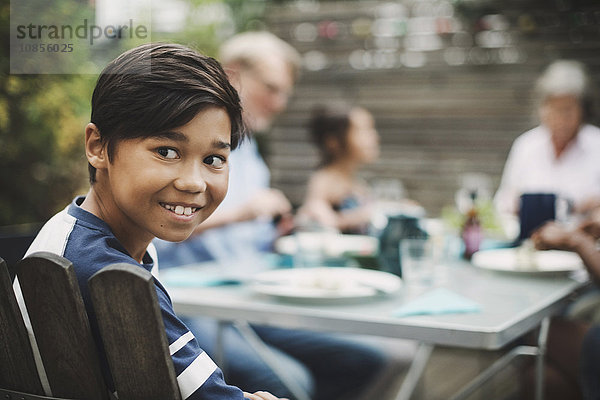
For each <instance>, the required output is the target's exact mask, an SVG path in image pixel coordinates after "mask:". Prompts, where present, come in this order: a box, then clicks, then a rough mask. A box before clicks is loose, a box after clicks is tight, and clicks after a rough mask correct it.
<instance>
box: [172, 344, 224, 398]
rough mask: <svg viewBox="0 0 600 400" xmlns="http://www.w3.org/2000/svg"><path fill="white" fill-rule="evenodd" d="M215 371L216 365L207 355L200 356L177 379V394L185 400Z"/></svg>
mask: <svg viewBox="0 0 600 400" xmlns="http://www.w3.org/2000/svg"><path fill="white" fill-rule="evenodd" d="M216 369H217V364H215V363H214V362H213V360H211V359H210V357H209V356H208V354H206V353H202V354H200V355H199V356H198V357H197V358H196V359H195V360H194V361H193V362H192V363H191V364H190V365H188V367H187V368H186V369H185V370H184V371H183V372H182V373H181V374H179V376H178V377H177V384H179V392H180V393H181V397H182V398H183V399H187V398H188V397H189V396H190V395H191V394H192V393H194V392H195V391H196V390H198V388H199V387H200V386H202V385H204V382H206V380H207V379H208V378H209V377H210V376H211V375H212V373H213V372H215V370H216Z"/></svg>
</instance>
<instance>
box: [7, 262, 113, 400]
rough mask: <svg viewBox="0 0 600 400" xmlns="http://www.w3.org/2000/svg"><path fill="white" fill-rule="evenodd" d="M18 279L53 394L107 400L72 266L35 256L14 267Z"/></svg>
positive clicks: (106, 392) (69, 263)
mask: <svg viewBox="0 0 600 400" xmlns="http://www.w3.org/2000/svg"><path fill="white" fill-rule="evenodd" d="M17 278H18V280H19V284H20V286H21V291H22V293H23V299H24V301H25V305H26V307H27V313H28V314H29V320H30V321H31V326H32V328H33V333H34V335H35V338H36V341H37V345H38V348H39V351H40V354H41V358H42V361H43V364H44V369H45V371H46V375H47V377H48V383H49V385H50V389H51V390H52V394H53V395H54V396H58V397H65V398H71V399H79V398H81V399H90V400H105V399H108V398H109V397H108V391H107V390H106V385H105V384H104V378H103V377H102V372H101V369H100V362H99V358H98V354H97V351H96V345H95V342H94V339H93V337H92V331H91V329H90V324H89V321H88V318H87V313H86V311H85V306H84V304H83V299H82V298H81V293H80V291H79V284H78V283H77V278H76V276H75V271H74V269H73V264H71V262H70V261H69V260H67V259H66V258H64V257H60V256H58V255H56V254H52V253H48V252H38V253H34V254H32V255H30V256H29V257H26V258H24V259H23V260H21V261H19V262H18V263H17Z"/></svg>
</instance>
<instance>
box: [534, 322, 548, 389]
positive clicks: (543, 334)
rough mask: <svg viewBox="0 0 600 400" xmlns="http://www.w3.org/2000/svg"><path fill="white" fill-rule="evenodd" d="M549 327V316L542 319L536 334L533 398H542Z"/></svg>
mask: <svg viewBox="0 0 600 400" xmlns="http://www.w3.org/2000/svg"><path fill="white" fill-rule="evenodd" d="M549 329H550V318H549V317H546V318H544V319H543V320H542V324H541V326H540V333H539V336H538V354H537V358H536V368H535V400H543V399H544V361H545V358H546V346H547V344H548V331H549Z"/></svg>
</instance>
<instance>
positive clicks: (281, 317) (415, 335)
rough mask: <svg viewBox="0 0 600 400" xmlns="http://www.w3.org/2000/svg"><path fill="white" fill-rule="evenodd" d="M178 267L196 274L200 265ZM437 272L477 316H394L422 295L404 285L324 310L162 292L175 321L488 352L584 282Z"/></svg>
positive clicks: (238, 292)
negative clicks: (193, 318)
mask: <svg viewBox="0 0 600 400" xmlns="http://www.w3.org/2000/svg"><path fill="white" fill-rule="evenodd" d="M181 268H188V269H190V270H198V271H201V270H203V269H202V268H203V267H202V266H187V267H181ZM440 268H441V271H442V275H443V278H441V279H440V280H439V282H437V283H436V285H437V286H440V287H445V288H448V289H450V290H451V291H453V292H455V293H458V294H460V295H462V296H465V297H467V298H469V299H471V300H474V301H475V302H477V303H479V304H480V305H481V311H480V312H475V313H462V314H446V315H420V316H411V317H402V318H399V317H396V316H394V315H393V313H394V311H395V310H397V309H398V308H399V307H400V306H401V305H403V304H405V303H406V302H407V301H409V300H411V299H413V298H415V297H416V296H418V295H419V294H422V290H421V291H419V290H410V289H408V288H407V287H404V288H403V289H401V290H400V291H399V292H398V293H396V294H394V295H391V296H386V297H380V298H377V297H376V298H372V299H368V300H364V299H363V300H361V301H345V302H332V303H330V304H299V303H294V302H289V301H284V300H281V299H277V298H272V297H269V296H265V295H260V294H257V293H255V292H253V291H252V290H250V289H249V288H248V287H247V286H246V285H244V284H242V285H224V286H215V287H182V286H179V287H178V286H173V285H171V286H169V285H166V288H167V290H168V292H169V294H170V295H171V298H172V300H173V305H174V308H175V311H176V312H177V313H178V314H181V315H203V316H209V317H214V318H217V319H221V320H244V321H247V322H250V323H254V324H267V325H275V326H280V327H286V328H293V329H311V330H321V331H335V332H343V333H356V334H370V335H377V336H386V337H395V338H403V339H412V340H419V341H422V342H426V343H431V344H438V345H448V346H458V347H467V348H478V349H489V350H495V349H499V348H501V347H503V346H504V345H506V344H508V343H509V342H511V341H513V340H514V339H516V338H518V337H520V336H521V335H523V334H524V333H526V332H528V331H529V330H531V329H533V328H535V327H536V326H538V325H539V323H540V321H541V320H542V319H543V318H544V317H546V316H550V315H553V314H556V313H558V312H560V310H561V309H562V308H563V307H564V306H565V304H566V303H567V301H568V297H569V296H570V295H571V294H572V293H573V292H574V291H576V290H578V289H580V288H582V287H583V286H585V285H586V284H587V281H586V280H585V279H574V278H572V277H569V276H567V275H564V274H563V275H523V274H516V273H502V272H494V271H487V270H482V269H479V268H476V267H473V266H471V265H470V264H467V263H459V264H455V265H450V266H445V267H440ZM199 273H200V272H199ZM438 273H439V270H438Z"/></svg>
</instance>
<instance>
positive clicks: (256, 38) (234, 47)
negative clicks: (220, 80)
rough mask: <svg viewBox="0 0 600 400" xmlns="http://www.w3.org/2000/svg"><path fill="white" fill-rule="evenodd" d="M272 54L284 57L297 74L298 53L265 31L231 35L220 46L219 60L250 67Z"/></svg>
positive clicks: (299, 58)
mask: <svg viewBox="0 0 600 400" xmlns="http://www.w3.org/2000/svg"><path fill="white" fill-rule="evenodd" d="M272 54H277V55H279V56H280V57H282V58H283V59H285V60H286V61H287V63H288V64H289V65H290V68H291V69H292V71H293V73H294V75H297V74H298V72H299V70H300V66H301V64H302V61H301V56H300V53H298V51H297V50H296V49H294V48H293V47H292V46H291V45H289V44H288V43H286V42H285V41H283V40H281V39H280V38H278V37H277V36H275V35H274V34H272V33H270V32H267V31H252V32H243V33H240V34H237V35H235V36H233V37H231V38H230V39H228V40H227V41H225V42H224V43H223V44H222V45H221V47H220V51H219V61H221V63H222V64H223V65H224V66H225V67H227V66H229V65H232V64H235V63H240V64H242V65H246V66H249V67H251V66H254V65H256V64H257V62H259V61H260V60H261V59H262V58H264V57H267V56H269V55H272Z"/></svg>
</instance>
